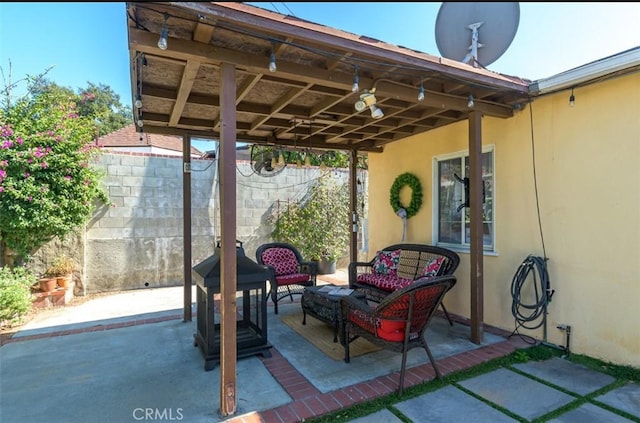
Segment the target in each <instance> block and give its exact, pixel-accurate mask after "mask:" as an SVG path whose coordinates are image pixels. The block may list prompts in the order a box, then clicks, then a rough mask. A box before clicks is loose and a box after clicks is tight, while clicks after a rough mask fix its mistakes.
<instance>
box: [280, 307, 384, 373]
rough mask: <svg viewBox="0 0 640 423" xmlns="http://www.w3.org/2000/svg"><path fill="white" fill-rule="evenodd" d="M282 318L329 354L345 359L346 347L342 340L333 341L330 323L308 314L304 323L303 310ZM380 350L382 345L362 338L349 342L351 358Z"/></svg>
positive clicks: (281, 317)
mask: <svg viewBox="0 0 640 423" xmlns="http://www.w3.org/2000/svg"><path fill="white" fill-rule="evenodd" d="M280 320H282V321H283V322H284V323H285V324H286V325H287V326H289V327H290V328H291V329H293V330H294V331H296V333H298V334H299V335H301V336H302V337H304V338H305V339H306V340H307V341H309V342H310V343H312V344H313V345H314V346H316V347H317V348H318V349H319V350H320V351H322V352H323V353H325V354H326V355H327V356H329V357H331V358H332V359H334V360H337V361H339V360H344V348H343V347H342V345H341V344H340V342H333V328H332V327H331V326H330V325H328V324H326V323H324V322H321V321H320V320H318V319H316V318H314V317H311V316H307V324H306V325H303V324H302V311H300V312H298V313H292V314H283V315H280ZM378 350H380V347H378V346H375V345H373V344H372V343H371V342H369V341H367V340H366V339H362V338H358V339H356V340H355V341H353V342H351V344H349V356H350V357H351V358H353V357H357V356H360V355H363V354H367V353H370V352H374V351H378Z"/></svg>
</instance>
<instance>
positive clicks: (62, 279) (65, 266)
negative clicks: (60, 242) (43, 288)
mask: <svg viewBox="0 0 640 423" xmlns="http://www.w3.org/2000/svg"><path fill="white" fill-rule="evenodd" d="M74 270H75V264H74V263H73V259H71V257H68V256H66V255H65V254H61V255H59V256H58V257H56V258H55V260H54V261H53V264H52V265H51V266H49V268H48V269H47V271H46V273H45V277H50V278H55V279H56V282H57V283H58V286H59V287H60V288H66V287H67V286H68V285H69V283H70V282H71V278H72V276H73V271H74Z"/></svg>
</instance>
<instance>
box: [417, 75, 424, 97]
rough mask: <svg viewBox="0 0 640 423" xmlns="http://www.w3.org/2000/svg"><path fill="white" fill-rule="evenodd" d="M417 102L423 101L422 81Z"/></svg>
mask: <svg viewBox="0 0 640 423" xmlns="http://www.w3.org/2000/svg"><path fill="white" fill-rule="evenodd" d="M418 101H424V85H423V81H422V79H421V80H420V91H418Z"/></svg>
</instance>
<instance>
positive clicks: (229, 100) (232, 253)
mask: <svg viewBox="0 0 640 423" xmlns="http://www.w3.org/2000/svg"><path fill="white" fill-rule="evenodd" d="M220 73H221V76H220V79H221V89H220V91H221V96H220V105H221V112H220V208H221V210H222V213H221V216H222V224H221V231H220V260H221V266H220V297H221V301H220V314H221V323H220V341H221V342H220V414H221V415H222V416H223V417H226V416H230V415H233V414H234V413H235V412H236V359H237V349H238V347H237V343H236V337H237V334H236V332H237V327H236V309H237V307H236V306H237V305H236V287H237V282H238V281H237V264H238V263H237V256H236V254H237V253H236V68H235V66H234V65H232V64H229V63H222V65H221V67H220Z"/></svg>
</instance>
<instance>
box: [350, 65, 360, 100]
mask: <svg viewBox="0 0 640 423" xmlns="http://www.w3.org/2000/svg"><path fill="white" fill-rule="evenodd" d="M354 68H355V74H354V75H353V85H352V86H351V92H352V93H357V92H358V91H360V85H359V82H360V77H358V65H355V66H354Z"/></svg>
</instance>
